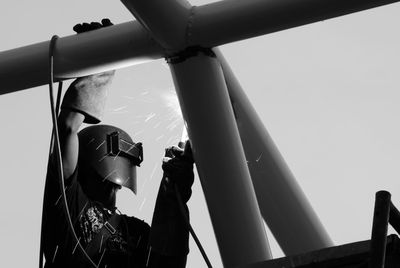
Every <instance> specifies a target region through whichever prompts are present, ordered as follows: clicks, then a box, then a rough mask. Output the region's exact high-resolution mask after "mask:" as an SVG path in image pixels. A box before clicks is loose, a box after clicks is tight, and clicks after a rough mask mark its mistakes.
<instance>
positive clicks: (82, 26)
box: [72, 19, 114, 34]
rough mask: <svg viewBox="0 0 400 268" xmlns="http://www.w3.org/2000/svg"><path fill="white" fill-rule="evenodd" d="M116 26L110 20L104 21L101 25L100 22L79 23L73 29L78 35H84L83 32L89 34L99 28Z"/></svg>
mask: <svg viewBox="0 0 400 268" xmlns="http://www.w3.org/2000/svg"><path fill="white" fill-rule="evenodd" d="M111 25H114V24H113V23H112V22H111V21H110V20H109V19H102V20H101V23H100V22H91V23H90V24H89V23H86V22H84V23H78V24H76V25H75V26H74V28H72V29H73V30H74V31H75V32H76V33H78V34H79V33H83V32H88V31H92V30H96V29H99V28H104V27H108V26H111Z"/></svg>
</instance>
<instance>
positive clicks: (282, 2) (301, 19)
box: [0, 0, 399, 94]
mask: <svg viewBox="0 0 400 268" xmlns="http://www.w3.org/2000/svg"><path fill="white" fill-rule="evenodd" d="M132 1H134V0H132ZM153 1H156V0H152V2H153ZM183 1H184V0H179V1H178V2H177V3H175V4H171V3H172V2H171V1H165V3H164V1H162V0H158V1H156V2H157V5H160V7H164V8H167V9H166V10H167V11H172V10H175V11H177V13H176V14H175V13H174V14H172V13H169V12H165V11H164V9H161V8H157V7H158V6H157V5H155V6H152V9H151V10H149V8H146V9H144V10H146V12H147V13H150V14H142V13H140V16H139V15H138V14H136V16H138V17H139V18H140V19H141V22H142V23H144V25H145V27H147V28H148V27H151V31H150V32H151V34H150V33H148V32H147V30H146V29H145V28H143V26H142V25H141V24H140V23H139V22H136V21H135V22H127V23H122V24H118V25H114V26H112V27H107V28H104V29H99V30H96V31H93V32H88V33H83V34H79V35H73V36H67V37H63V38H60V39H59V40H58V41H57V45H56V47H55V63H54V66H55V77H56V78H58V79H66V78H75V77H79V76H82V75H89V74H93V73H97V72H100V71H107V70H111V69H118V68H122V67H125V66H130V65H133V64H137V63H141V62H145V61H150V60H154V59H159V58H161V57H164V56H165V53H170V52H171V51H173V50H181V49H182V45H183V44H186V45H185V47H188V46H202V47H214V46H218V45H223V44H226V43H229V42H234V41H238V40H242V39H245V38H251V37H256V36H259V35H264V34H268V33H272V32H276V31H280V30H285V29H289V28H293V27H297V26H300V25H304V24H307V23H312V22H316V21H319V20H324V19H329V18H333V17H337V16H341V15H344V14H349V13H352V12H357V11H361V10H364V9H368V8H373V7H377V6H381V5H385V4H390V3H394V2H398V1H399V0H353V1H348V0H324V1H322V0H302V1H300V0H269V1H265V0H232V1H219V2H216V3H212V4H208V5H204V6H199V7H192V8H190V12H189V13H188V8H189V6H188V4H185V3H184V2H183ZM135 2H141V4H136V5H137V6H135V8H138V7H139V6H146V7H147V5H146V4H145V2H147V1H135ZM170 2H171V3H170ZM124 3H128V0H124ZM170 5H171V6H170ZM168 6H170V7H168ZM131 11H134V9H132V8H131ZM138 11H141V12H142V9H140V10H138ZM152 12H154V14H158V15H159V16H160V17H159V18H158V19H157V17H156V16H153V15H151V13H152ZM134 15H135V14H134ZM158 15H157V16H158ZM150 18H151V19H150ZM180 22H182V25H180V24H179V23H180ZM183 28H184V29H185V31H182V29H183ZM175 30H176V32H175ZM156 31H157V32H156ZM150 35H151V36H154V37H157V39H158V41H159V42H160V43H157V42H155V41H153V39H151V38H150ZM49 39H50V36H49ZM174 39H176V40H175V41H174ZM158 44H160V45H158ZM48 45H49V42H48V41H47V42H42V43H37V44H33V45H30V46H26V47H21V48H17V49H13V50H8V51H4V52H0V81H1V83H2V88H1V89H0V94H5V93H9V92H14V91H18V90H22V89H26V88H30V87H35V86H40V85H44V84H46V83H47V82H48V81H47V80H48V79H47V73H48V66H47V65H48V64H47V61H48V55H47V54H48V53H47V51H48Z"/></svg>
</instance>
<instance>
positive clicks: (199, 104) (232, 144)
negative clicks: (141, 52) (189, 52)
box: [170, 54, 271, 267]
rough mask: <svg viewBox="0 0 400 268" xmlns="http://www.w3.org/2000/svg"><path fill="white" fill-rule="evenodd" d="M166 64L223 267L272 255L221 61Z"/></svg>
mask: <svg viewBox="0 0 400 268" xmlns="http://www.w3.org/2000/svg"><path fill="white" fill-rule="evenodd" d="M170 67H171V72H172V76H173V79H174V83H175V88H176V91H177V95H178V98H179V103H180V106H181V109H182V114H183V117H184V119H185V121H186V123H187V126H188V133H189V137H190V140H191V142H192V146H193V154H194V158H195V160H196V166H197V170H198V172H199V177H200V180H201V184H202V187H203V191H204V195H205V199H206V202H207V205H208V210H209V212H210V217H211V221H212V224H213V227H214V232H215V235H216V238H217V243H218V246H219V249H220V253H221V258H222V261H223V264H224V267H237V266H240V265H245V264H250V263H254V262H257V261H260V260H268V259H271V253H270V249H269V245H268V240H267V236H266V232H265V229H264V225H263V222H262V218H261V214H260V210H259V208H258V205H257V200H256V196H255V193H254V188H253V184H252V182H251V179H250V174H249V171H248V168H247V165H246V159H245V155H244V151H243V147H242V144H241V142H240V137H239V132H238V129H237V125H236V122H235V118H234V114H233V110H232V105H231V103H230V100H229V95H228V91H227V89H226V84H225V81H224V77H223V73H222V69H221V66H220V64H219V63H218V61H217V59H216V58H213V57H210V56H205V55H202V54H200V55H198V56H195V57H192V58H189V59H186V60H185V61H183V62H180V63H172V64H170Z"/></svg>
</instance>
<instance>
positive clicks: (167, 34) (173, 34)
mask: <svg viewBox="0 0 400 268" xmlns="http://www.w3.org/2000/svg"><path fill="white" fill-rule="evenodd" d="M121 2H122V3H123V4H124V5H125V6H126V7H127V8H128V9H129V11H130V12H131V13H132V14H133V15H134V16H135V18H136V19H137V20H138V21H140V23H141V24H142V25H143V26H144V27H145V28H146V29H147V30H148V31H149V33H150V34H151V36H152V37H153V38H154V39H155V40H157V42H158V43H159V44H161V46H162V47H164V48H165V49H166V50H181V49H184V48H185V47H186V29H187V25H188V21H189V17H190V9H191V7H192V6H191V5H190V3H189V2H187V1H186V0H146V1H143V0H121Z"/></svg>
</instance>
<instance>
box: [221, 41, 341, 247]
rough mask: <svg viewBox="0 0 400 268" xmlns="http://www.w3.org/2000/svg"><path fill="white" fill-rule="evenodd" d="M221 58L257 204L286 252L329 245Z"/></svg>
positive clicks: (324, 231)
mask: <svg viewBox="0 0 400 268" xmlns="http://www.w3.org/2000/svg"><path fill="white" fill-rule="evenodd" d="M214 52H215V53H216V54H217V56H218V59H219V60H220V62H221V65H222V69H223V72H224V77H225V81H226V83H227V87H228V92H229V96H230V98H231V102H232V105H233V109H234V112H235V116H236V122H237V125H238V128H239V133H240V138H241V141H242V144H243V148H244V151H245V154H246V158H247V162H248V167H249V169H250V173H251V179H252V181H253V184H254V189H255V191H256V194H257V200H258V204H259V206H260V210H261V213H262V215H263V217H264V220H265V221H266V223H267V225H268V226H269V228H270V229H271V231H272V233H273V234H274V237H275V238H276V240H277V241H278V243H279V245H280V247H281V248H282V250H283V252H284V253H285V254H286V255H294V254H299V253H304V252H308V251H312V250H317V249H321V248H325V247H329V246H333V243H332V240H331V239H330V237H329V235H328V233H327V232H326V230H325V229H324V227H323V225H322V224H321V222H320V220H319V218H318V217H317V215H316V213H315V212H314V210H313V208H312V207H311V205H310V203H309V201H308V200H307V197H306V196H305V194H304V193H303V191H302V189H301V188H300V186H299V184H298V183H297V181H296V179H295V178H294V176H293V174H292V173H291V172H290V169H289V167H288V166H287V165H286V163H285V161H284V159H283V157H282V156H281V154H280V152H279V151H278V149H277V148H276V146H275V144H274V142H273V140H272V138H271V137H270V135H269V133H268V131H267V130H266V129H265V127H264V124H263V123H262V121H261V119H260V118H259V117H258V115H257V113H256V111H255V110H254V108H253V106H252V105H251V103H250V101H249V100H248V98H247V96H246V94H245V93H244V91H243V90H242V88H241V86H240V84H239V82H238V80H237V79H236V77H235V75H234V74H233V72H232V70H231V68H230V66H229V64H228V63H227V62H226V60H225V58H224V57H223V55H222V53H221V52H220V51H219V50H218V49H214Z"/></svg>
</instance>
